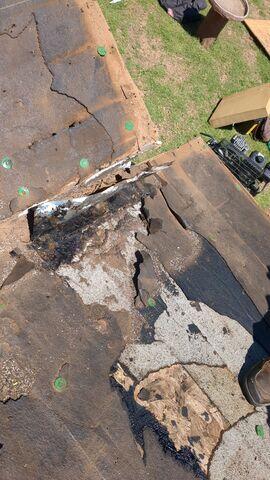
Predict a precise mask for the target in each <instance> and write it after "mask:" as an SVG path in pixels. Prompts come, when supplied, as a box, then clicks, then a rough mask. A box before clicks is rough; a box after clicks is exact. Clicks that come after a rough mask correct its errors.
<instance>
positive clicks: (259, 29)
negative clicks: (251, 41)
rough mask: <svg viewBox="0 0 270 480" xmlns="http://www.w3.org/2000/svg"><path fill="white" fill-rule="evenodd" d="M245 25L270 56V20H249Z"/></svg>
mask: <svg viewBox="0 0 270 480" xmlns="http://www.w3.org/2000/svg"><path fill="white" fill-rule="evenodd" d="M244 23H245V25H246V26H247V28H248V29H249V30H250V32H251V33H252V35H253V36H254V37H255V38H256V40H258V42H259V43H260V44H261V45H262V47H263V48H264V50H265V51H266V53H267V54H268V55H269V56H270V20H259V19H255V18H248V19H247V20H245V22H244Z"/></svg>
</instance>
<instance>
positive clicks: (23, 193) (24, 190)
mask: <svg viewBox="0 0 270 480" xmlns="http://www.w3.org/2000/svg"><path fill="white" fill-rule="evenodd" d="M29 193H30V192H29V189H28V188H27V187H19V188H18V195H19V196H20V197H25V196H27V195H29Z"/></svg>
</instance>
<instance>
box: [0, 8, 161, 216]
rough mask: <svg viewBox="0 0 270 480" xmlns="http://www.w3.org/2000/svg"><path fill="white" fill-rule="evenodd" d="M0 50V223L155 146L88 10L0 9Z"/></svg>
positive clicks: (101, 24) (117, 60)
mask: <svg viewBox="0 0 270 480" xmlns="http://www.w3.org/2000/svg"><path fill="white" fill-rule="evenodd" d="M0 45H1V51H2V55H1V71H2V74H1V79H0V89H1V100H0V123H1V136H0V151H1V157H0V162H1V165H0V167H1V172H0V173H1V176H0V186H1V202H0V219H4V218H6V217H9V216H11V215H12V214H13V213H15V212H18V211H20V210H24V209H25V208H27V207H29V206H30V205H33V204H35V203H39V202H41V201H44V200H46V199H48V198H51V197H53V196H54V195H55V194H57V193H60V192H63V191H65V190H67V189H68V188H70V186H72V185H73V186H74V185H76V184H78V183H79V182H80V181H82V179H84V178H86V177H89V176H91V174H93V173H94V172H96V171H98V170H100V169H101V168H103V167H106V166H107V165H110V164H113V163H115V162H118V161H120V160H121V159H123V158H127V157H130V156H134V155H136V154H137V153H140V152H143V151H145V150H147V149H149V148H152V147H153V146H154V145H155V141H156V140H157V133H156V130H155V128H154V127H153V125H152V123H151V121H150V118H149V115H148V112H147V110H146V108H145V106H144V103H143V101H142V98H141V94H140V93H139V91H138V89H137V88H136V86H135V85H134V83H133V81H132V80H131V77H130V75H129V74H128V72H127V70H126V68H125V66H124V64H123V61H122V59H121V57H120V54H119V52H118V50H117V47H116V44H115V41H114V39H113V37H112V35H111V33H110V31H109V28H108V26H107V24H106V21H105V19H104V17H103V15H102V12H101V10H100V8H99V6H98V3H97V2H96V1H90V0H89V1H86V0H70V1H62V0H56V1H54V2H51V1H41V0H30V1H26V2H12V1H11V0H9V1H4V2H1V7H0ZM100 47H103V48H104V49H105V50H104V51H105V53H106V54H105V55H103V56H101V55H100V54H99V53H98V52H101V50H100Z"/></svg>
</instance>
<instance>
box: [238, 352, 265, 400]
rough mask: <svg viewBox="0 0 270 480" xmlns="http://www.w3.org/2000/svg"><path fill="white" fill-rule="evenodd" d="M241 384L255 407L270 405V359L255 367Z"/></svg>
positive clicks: (247, 397)
mask: <svg viewBox="0 0 270 480" xmlns="http://www.w3.org/2000/svg"><path fill="white" fill-rule="evenodd" d="M240 384H241V388H242V390H243V393H244V395H245V397H246V399H247V400H248V401H249V403H251V404H252V405H255V406H260V405H270V358H267V359H265V360H262V361H261V362H260V363H258V364H257V365H254V366H253V367H252V368H251V370H250V371H249V372H247V374H246V375H245V376H244V377H243V378H242V379H241V381H240Z"/></svg>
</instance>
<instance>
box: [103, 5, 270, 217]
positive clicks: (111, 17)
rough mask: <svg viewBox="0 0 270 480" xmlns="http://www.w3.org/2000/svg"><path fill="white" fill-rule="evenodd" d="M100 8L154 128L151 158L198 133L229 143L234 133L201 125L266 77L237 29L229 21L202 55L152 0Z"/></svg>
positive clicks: (268, 68) (258, 9)
mask: <svg viewBox="0 0 270 480" xmlns="http://www.w3.org/2000/svg"><path fill="white" fill-rule="evenodd" d="M266 2H268V5H267V3H266ZM100 5H101V7H102V9H103V12H104V14H105V16H106V19H107V21H108V24H109V26H110V28H111V31H112V33H113V35H114V37H115V39H116V41H117V44H118V47H119V50H120V52H121V54H122V55H123V58H124V60H125V63H126V66H127V68H128V70H129V72H130V74H131V76H132V77H133V79H134V81H135V83H136V84H137V86H138V87H139V88H140V90H141V91H142V92H143V93H144V101H145V103H146V106H147V108H148V110H149V113H150V115H151V118H152V120H153V122H154V123H155V124H156V125H157V127H158V129H159V132H160V139H161V140H162V142H163V143H162V146H161V148H160V149H159V152H162V151H167V150H169V149H171V148H175V147H178V146H179V145H181V144H183V143H185V142H187V141H188V140H190V139H191V138H193V137H195V136H197V135H198V134H199V133H200V132H207V133H210V134H212V135H213V136H215V137H216V138H218V139H221V138H224V137H226V138H231V136H232V135H233V134H234V133H235V131H234V129H230V128H229V129H217V130H215V129H213V128H211V127H210V125H209V124H208V118H209V116H210V115H211V112H212V111H213V109H214V108H215V106H216V105H217V103H218V101H219V99H220V98H222V97H223V96H224V95H228V94H231V93H234V92H237V91H240V90H243V89H245V88H249V87H252V86H256V85H259V84H262V83H265V82H269V78H270V62H269V60H268V58H267V57H266V56H265V55H264V53H263V52H262V51H261V50H260V49H259V48H258V47H257V46H256V45H255V43H254V42H253V40H252V39H251V37H250V35H249V34H248V32H247V30H246V28H245V26H244V25H243V24H241V23H236V22H230V23H229V24H228V25H227V26H226V28H225V29H224V31H223V32H222V34H221V35H220V37H219V39H218V41H217V42H216V43H215V44H214V45H213V46H212V48H211V49H209V50H205V49H204V48H203V47H202V46H201V45H200V43H199V41H198V40H197V39H196V38H195V37H194V36H192V35H190V34H189V33H187V32H186V31H185V30H184V29H183V28H182V27H181V26H180V25H179V24H178V23H177V22H175V21H173V20H172V19H171V18H170V17H169V16H168V15H167V14H166V13H165V12H164V11H163V10H162V9H161V8H160V6H159V4H158V2H157V0H123V1H122V2H121V3H118V4H110V3H109V2H108V0H100ZM252 8H253V10H254V11H255V13H256V15H257V16H261V17H262V18H263V17H265V16H266V15H267V10H269V0H253V2H252ZM248 142H249V144H250V147H251V149H253V150H254V149H257V150H260V151H261V152H262V153H264V154H267V155H268V156H269V152H268V150H267V148H266V147H265V146H264V145H263V144H262V143H260V144H258V143H256V142H253V140H252V139H251V138H250V137H249V138H248ZM156 153H157V152H155V154H156ZM269 159H270V158H269ZM268 196H269V197H270V194H267V193H264V194H263V195H262V196H261V199H260V196H258V197H257V198H258V202H259V203H260V204H261V206H262V207H263V208H269V206H270V199H269V202H268V200H267V198H268Z"/></svg>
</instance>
